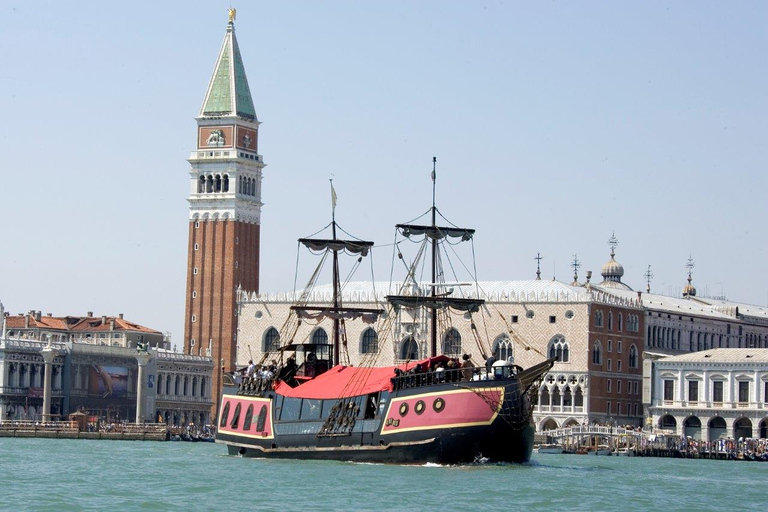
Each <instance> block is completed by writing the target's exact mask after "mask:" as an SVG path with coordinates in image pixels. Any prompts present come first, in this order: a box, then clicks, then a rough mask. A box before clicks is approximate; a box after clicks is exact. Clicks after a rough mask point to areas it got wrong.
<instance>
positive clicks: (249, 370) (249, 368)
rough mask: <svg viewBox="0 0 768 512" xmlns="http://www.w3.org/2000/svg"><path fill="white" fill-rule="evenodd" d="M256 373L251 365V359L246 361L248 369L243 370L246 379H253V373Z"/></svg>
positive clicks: (253, 365)
mask: <svg viewBox="0 0 768 512" xmlns="http://www.w3.org/2000/svg"><path fill="white" fill-rule="evenodd" d="M254 371H256V365H255V364H253V359H251V360H250V361H248V369H247V370H245V376H246V377H253V372H254Z"/></svg>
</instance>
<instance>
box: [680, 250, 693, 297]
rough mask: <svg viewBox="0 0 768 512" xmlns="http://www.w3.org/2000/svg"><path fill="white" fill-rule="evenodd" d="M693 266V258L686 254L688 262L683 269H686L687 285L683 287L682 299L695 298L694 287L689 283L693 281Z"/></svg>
mask: <svg viewBox="0 0 768 512" xmlns="http://www.w3.org/2000/svg"><path fill="white" fill-rule="evenodd" d="M695 266H696V265H695V264H694V263H693V257H692V256H691V254H690V253H688V262H687V263H686V264H685V268H687V269H688V284H687V285H685V287H683V297H695V296H696V287H695V286H693V284H692V283H691V281H693V268H694V267H695Z"/></svg>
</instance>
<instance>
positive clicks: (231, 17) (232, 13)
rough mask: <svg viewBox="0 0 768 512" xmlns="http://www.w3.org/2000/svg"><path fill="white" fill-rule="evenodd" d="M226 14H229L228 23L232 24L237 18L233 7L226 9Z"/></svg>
mask: <svg viewBox="0 0 768 512" xmlns="http://www.w3.org/2000/svg"><path fill="white" fill-rule="evenodd" d="M227 14H229V22H230V23H233V22H234V21H235V18H237V9H235V8H234V7H230V8H229V9H227Z"/></svg>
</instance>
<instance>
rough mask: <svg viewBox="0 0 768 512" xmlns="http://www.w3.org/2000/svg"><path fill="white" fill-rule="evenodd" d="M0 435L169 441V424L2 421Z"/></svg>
mask: <svg viewBox="0 0 768 512" xmlns="http://www.w3.org/2000/svg"><path fill="white" fill-rule="evenodd" d="M0 437H39V438H50V439H112V440H123V441H166V440H167V439H168V428H167V426H166V425H165V424H164V423H143V424H135V423H122V424H115V423H110V424H106V425H104V428H99V429H94V430H87V429H86V430H82V429H80V428H79V427H78V423H77V421H52V422H41V421H0Z"/></svg>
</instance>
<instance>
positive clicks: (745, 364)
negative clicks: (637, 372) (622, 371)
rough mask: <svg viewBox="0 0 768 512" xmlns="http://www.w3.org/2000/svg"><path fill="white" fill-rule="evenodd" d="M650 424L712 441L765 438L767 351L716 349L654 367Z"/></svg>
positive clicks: (767, 432)
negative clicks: (727, 438)
mask: <svg viewBox="0 0 768 512" xmlns="http://www.w3.org/2000/svg"><path fill="white" fill-rule="evenodd" d="M652 388H653V395H652V403H651V406H650V413H651V415H652V419H653V424H654V425H655V426H657V427H659V428H662V429H667V430H672V431H674V432H675V433H676V434H678V435H682V436H690V437H693V438H695V439H701V440H705V441H713V440H716V439H718V438H725V437H731V438H734V439H738V438H740V437H744V438H747V437H762V438H765V437H768V349H765V348H715V349H710V350H704V351H701V352H695V353H690V354H684V355H676V356H670V357H665V358H662V359H659V360H656V361H654V362H653V386H652Z"/></svg>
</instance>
